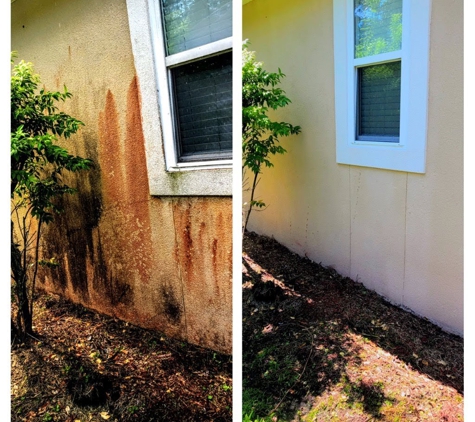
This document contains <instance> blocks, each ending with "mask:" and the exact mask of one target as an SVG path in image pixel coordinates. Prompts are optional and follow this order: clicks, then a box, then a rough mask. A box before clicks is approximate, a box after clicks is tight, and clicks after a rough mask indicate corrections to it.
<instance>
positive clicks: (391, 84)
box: [357, 61, 401, 142]
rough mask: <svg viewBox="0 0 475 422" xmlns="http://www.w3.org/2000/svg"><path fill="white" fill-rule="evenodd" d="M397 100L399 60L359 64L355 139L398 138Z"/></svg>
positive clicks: (399, 81)
mask: <svg viewBox="0 0 475 422" xmlns="http://www.w3.org/2000/svg"><path fill="white" fill-rule="evenodd" d="M400 102H401V62H400V61H396V62H391V63H384V64H378V65H372V66H366V67H361V68H359V69H358V102H357V139H358V140H371V138H370V137H371V136H378V137H379V138H380V139H378V140H382V141H384V137H387V139H386V141H387V142H398V138H399V120H400ZM365 137H368V138H367V139H365ZM381 137H383V138H381Z"/></svg>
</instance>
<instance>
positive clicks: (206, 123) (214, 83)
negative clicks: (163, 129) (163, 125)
mask: <svg viewBox="0 0 475 422" xmlns="http://www.w3.org/2000/svg"><path fill="white" fill-rule="evenodd" d="M171 72H172V80H173V85H174V93H175V95H174V99H175V103H176V107H175V110H176V131H177V138H178V139H179V148H180V157H181V159H182V160H185V161H186V160H191V159H199V157H198V156H197V155H196V154H197V153H199V154H215V155H216V154H218V155H220V156H221V157H217V158H230V157H231V151H232V53H231V52H228V53H224V54H220V55H218V56H212V57H208V58H205V59H202V60H199V61H196V62H192V63H189V64H185V65H183V66H179V67H177V68H174V69H172V70H171ZM223 155H224V156H223ZM193 157H194V158H193Z"/></svg>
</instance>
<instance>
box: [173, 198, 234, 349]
mask: <svg viewBox="0 0 475 422" xmlns="http://www.w3.org/2000/svg"><path fill="white" fill-rule="evenodd" d="M229 205H230V204H229ZM173 209H174V222H175V230H176V233H177V261H178V262H177V263H178V265H179V268H181V274H182V279H183V288H184V292H185V293H184V299H185V309H186V321H187V330H188V339H189V340H190V341H192V342H194V343H198V344H209V343H212V344H215V345H216V347H217V348H219V349H220V350H228V351H230V350H231V320H230V318H228V316H229V315H230V310H231V303H232V288H231V285H232V284H231V278H232V250H231V245H232V230H231V224H229V226H228V227H226V225H225V224H224V222H225V221H229V222H230V221H231V212H232V211H231V209H230V207H229V208H228V206H225V205H224V201H222V200H220V199H217V198H187V199H184V198H183V199H180V200H176V201H174V208H173ZM203 327H207V328H206V329H203ZM225 333H229V336H226V335H225Z"/></svg>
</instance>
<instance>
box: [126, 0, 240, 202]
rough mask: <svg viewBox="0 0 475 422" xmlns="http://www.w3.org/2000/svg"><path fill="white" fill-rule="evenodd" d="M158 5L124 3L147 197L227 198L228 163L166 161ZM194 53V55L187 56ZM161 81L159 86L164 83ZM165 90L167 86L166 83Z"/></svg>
mask: <svg viewBox="0 0 475 422" xmlns="http://www.w3.org/2000/svg"><path fill="white" fill-rule="evenodd" d="M158 1H159V0H126V2H127V13H128V18H129V28H130V38H131V43H132V52H133V56H134V65H135V71H136V75H137V79H138V85H139V91H140V97H141V117H142V130H143V134H144V140H145V152H146V159H147V170H148V176H149V188H150V194H151V195H160V196H231V195H232V160H213V161H201V162H187V163H185V162H184V163H179V164H180V165H179V166H174V165H173V164H174V163H173V161H168V162H167V159H168V156H166V155H165V154H166V149H169V143H170V139H172V141H173V148H174V145H175V141H174V138H173V137H172V138H170V137H169V132H168V135H167V131H169V130H170V128H171V127H172V120H171V119H172V118H173V116H172V114H171V108H170V104H169V103H168V106H167V105H166V101H165V100H164V98H163V96H162V92H161V89H159V87H162V86H164V85H162V84H159V78H163V77H164V75H163V74H161V75H160V73H159V72H158V69H157V65H158V66H165V49H164V44H163V32H161V33H159V31H158V29H159V28H160V29H161V22H160V21H159V17H160V15H157V13H156V12H157V8H160V4H159V2H158ZM158 25H160V26H159V27H158ZM153 28H154V29H153ZM230 41H231V39H227V40H226V41H225V43H228V44H227V45H228V46H229V43H230ZM219 42H221V41H219ZM214 47H216V46H214ZM197 48H200V47H197ZM189 51H191V50H189ZM195 53H196V51H195V52H193V53H192V54H195ZM177 54H180V53H177ZM211 54H213V53H211ZM170 57H172V56H170ZM190 57H191V56H190ZM175 59H176V58H175ZM160 63H162V64H160ZM161 82H162V83H163V80H162V81H161ZM165 86H167V87H169V85H168V80H167V81H166V85H165ZM172 130H173V129H172ZM172 134H173V132H172ZM167 152H168V151H167Z"/></svg>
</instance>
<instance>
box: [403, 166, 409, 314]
mask: <svg viewBox="0 0 475 422" xmlns="http://www.w3.org/2000/svg"><path fill="white" fill-rule="evenodd" d="M408 179H409V173H406V192H405V195H404V202H405V203H404V258H403V260H404V261H403V271H402V293H401V303H402V304H403V305H404V304H405V297H404V296H405V290H406V251H407V186H408Z"/></svg>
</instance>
